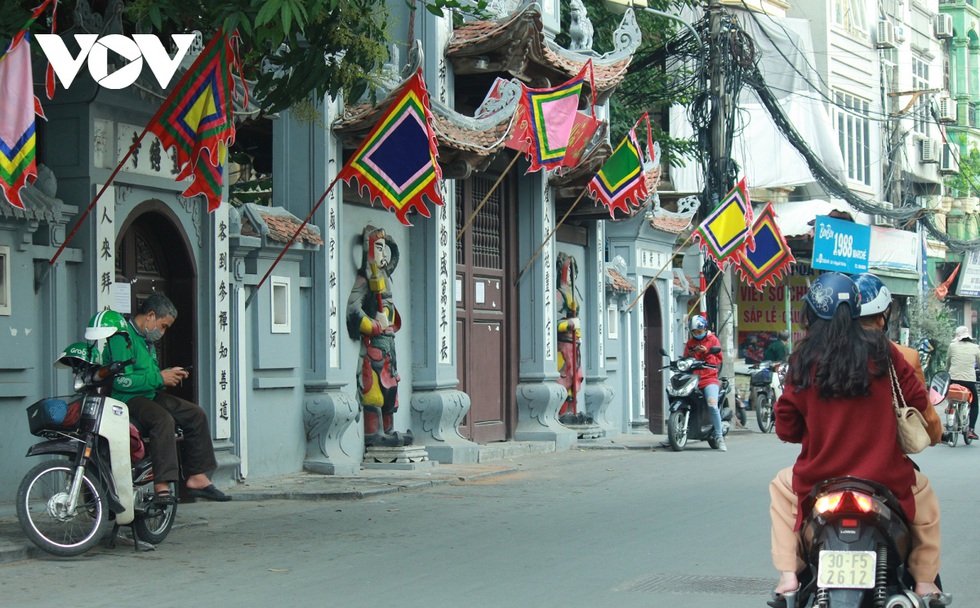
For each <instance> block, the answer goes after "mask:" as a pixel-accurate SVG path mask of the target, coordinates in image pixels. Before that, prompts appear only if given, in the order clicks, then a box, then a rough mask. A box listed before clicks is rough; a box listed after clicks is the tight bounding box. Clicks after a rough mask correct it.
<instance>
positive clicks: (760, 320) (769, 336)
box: [736, 263, 816, 363]
mask: <svg viewBox="0 0 980 608" xmlns="http://www.w3.org/2000/svg"><path fill="white" fill-rule="evenodd" d="M789 269H790V270H789V275H788V276H786V277H783V278H782V279H781V280H780V281H779V283H778V284H776V285H772V286H767V287H766V288H765V289H763V290H762V291H758V290H756V289H755V288H754V287H751V286H749V285H746V284H740V285H738V287H737V299H736V302H737V304H738V319H737V321H736V325H737V326H736V330H737V334H738V356H739V358H740V359H745V360H746V362H748V363H754V362H757V361H761V360H762V356H763V353H765V350H766V347H767V346H768V345H769V343H770V342H771V341H773V340H775V339H776V335H777V334H778V333H779V332H780V331H781V330H783V329H786V295H787V287H788V291H789V300H790V302H789V304H790V306H789V308H790V316H791V319H792V337H793V342H794V343H796V342H798V341H799V340H800V339H801V338H803V333H804V332H803V326H802V325H801V323H800V322H801V315H802V310H803V309H802V302H803V296H804V295H806V292H807V289H809V283H808V282H809V281H812V280H813V279H814V277H815V276H816V275H815V273H814V271H813V268H811V267H810V266H809V265H808V264H803V263H794V264H790V265H789Z"/></svg>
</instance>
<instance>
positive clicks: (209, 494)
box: [187, 483, 231, 502]
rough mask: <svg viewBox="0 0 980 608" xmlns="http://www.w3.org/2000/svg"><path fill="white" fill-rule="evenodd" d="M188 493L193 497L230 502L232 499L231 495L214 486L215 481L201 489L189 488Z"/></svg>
mask: <svg viewBox="0 0 980 608" xmlns="http://www.w3.org/2000/svg"><path fill="white" fill-rule="evenodd" d="M187 495H188V496H190V497H191V498H203V499H204V500H210V501H213V502H228V501H229V500H231V496H228V495H227V494H225V493H224V492H222V491H221V490H219V489H218V488H216V487H214V484H213V483H212V484H211V485H209V486H208V487H206V488H202V489H200V490H196V489H194V488H187Z"/></svg>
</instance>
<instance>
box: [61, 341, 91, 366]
mask: <svg viewBox="0 0 980 608" xmlns="http://www.w3.org/2000/svg"><path fill="white" fill-rule="evenodd" d="M98 363H99V353H98V349H96V348H95V347H94V346H93V345H91V344H86V343H85V342H75V343H74V344H72V345H71V346H69V347H68V348H66V349H65V350H64V351H62V353H61V354H60V355H58V358H57V359H55V361H54V366H55V367H57V368H61V369H65V368H69V369H79V368H81V367H84V366H86V365H95V364H98Z"/></svg>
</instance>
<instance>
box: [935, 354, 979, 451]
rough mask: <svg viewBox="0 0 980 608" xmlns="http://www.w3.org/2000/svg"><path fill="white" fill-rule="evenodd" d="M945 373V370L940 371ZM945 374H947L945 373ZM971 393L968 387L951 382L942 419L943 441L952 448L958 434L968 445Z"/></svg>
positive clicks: (971, 440)
mask: <svg viewBox="0 0 980 608" xmlns="http://www.w3.org/2000/svg"><path fill="white" fill-rule="evenodd" d="M941 373H944V374H945V373H946V372H941ZM946 375H947V376H948V375H949V374H946ZM971 401H973V394H972V393H971V392H970V389H968V388H966V387H965V386H963V385H960V384H951V385H950V387H949V395H948V399H947V401H946V412H945V416H944V420H943V426H944V429H943V443H945V444H946V445H948V446H949V447H951V448H953V447H956V442H957V440H958V438H959V435H961V434H962V435H963V443H965V444H966V445H970V444H971V443H972V442H973V439H970V402H971Z"/></svg>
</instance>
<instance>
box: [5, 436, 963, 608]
mask: <svg viewBox="0 0 980 608" xmlns="http://www.w3.org/2000/svg"><path fill="white" fill-rule="evenodd" d="M750 422H751V421H750ZM728 443H729V448H730V449H729V452H728V453H724V454H723V453H719V452H716V451H712V450H710V449H709V448H708V447H707V445H706V444H704V443H693V444H691V445H690V446H689V448H688V450H687V451H685V452H682V453H672V452H669V451H660V450H658V451H649V450H642V451H641V450H609V449H606V450H597V449H576V450H574V451H572V452H567V453H561V454H545V455H537V456H529V457H526V458H522V459H519V460H516V461H515V462H513V463H512V464H513V466H514V467H515V468H516V469H517V470H518V472H517V473H514V474H509V475H503V476H498V477H491V478H484V479H482V480H478V481H474V482H467V483H461V484H455V485H444V486H438V487H434V488H430V489H428V490H423V491H413V492H400V493H395V494H387V495H384V496H378V497H374V498H369V499H365V500H360V501H340V502H337V501H321V502H309V501H280V500H275V501H261V502H232V503H225V504H208V503H204V504H187V505H181V512H180V515H179V518H180V520H181V521H182V522H184V523H185V525H184V526H182V527H181V528H179V529H176V530H175V531H174V532H173V533H172V534H171V536H170V538H168V539H167V541H166V542H165V543H164V544H162V545H161V546H160V547H159V548H158V549H157V550H156V551H153V552H145V553H139V554H134V553H133V552H132V550H131V548H121V547H120V548H116V549H111V550H110V549H105V548H99V549H97V550H94V551H92V552H91V553H90V554H88V555H86V556H84V557H81V558H77V559H72V560H63V559H54V558H42V559H39V560H29V561H24V562H17V563H11V564H5V565H0V605H3V606H18V607H19V606H39V607H40V606H62V605H64V603H79V602H84V603H86V604H92V605H112V606H116V605H136V604H137V603H140V604H142V603H143V602H148V603H149V605H154V606H164V607H167V606H215V607H217V606H236V607H244V608H248V607H252V606H255V607H258V606H292V605H297V606H298V605H307V604H309V605H314V606H387V605H390V606H398V607H405V608H411V607H423V606H424V607H429V608H431V607H443V606H447V607H448V606H467V607H483V606H487V607H496V606H549V607H550V606H554V607H559V606H561V607H592V606H626V607H632V606H644V607H650V606H654V607H661V606H698V607H702V608H723V607H724V608H743V607H744V608H749V607H760V606H764V605H765V603H764V602H765V599H766V596H767V595H768V590H769V589H770V588H771V585H772V583H773V582H774V573H773V571H772V567H771V565H770V562H769V522H768V495H767V484H768V481H769V479H770V478H771V477H772V475H773V473H774V472H775V471H776V470H777V469H778V468H780V467H782V466H785V465H787V464H789V463H790V462H792V460H793V459H794V458H795V455H796V447H795V446H789V445H785V444H781V443H780V442H779V441H778V440H777V439H776V438H775V437H774V436H772V435H768V436H763V435H761V434H759V433H758V432H751V433H750V432H744V431H743V432H737V433H733V434H732V435H731V436H730V438H729V441H728ZM918 460H919V462H920V464H921V466H922V468H923V470H925V471H926V472H927V473H928V474H929V475H930V477H931V478H932V480H933V483H934V485H935V487H936V490H937V492H938V493H939V495H940V501H941V505H942V508H943V517H944V520H943V526H944V527H943V537H944V540H945V543H946V548H945V550H944V560H945V564H946V566H945V567H944V569H943V576H944V578H945V580H946V586H947V588H948V589H950V590H951V591H952V592H953V593H954V595H955V596H956V599H957V601H956V603H955V604H954V606H961V607H963V608H969V607H975V606H980V600H976V599H974V598H975V597H976V596H977V594H978V591H980V589H978V586H977V584H976V580H977V573H978V572H980V559H978V557H977V556H978V553H977V551H976V547H977V545H978V543H980V532H978V528H977V525H976V517H975V515H974V512H975V506H976V505H977V504H980V484H978V483H977V481H978V480H977V474H976V470H977V464H978V463H980V445H978V444H974V445H973V446H969V447H963V445H962V443H961V444H960V445H959V446H958V447H956V448H955V449H950V448H946V447H938V448H932V449H930V450H927V453H926V454H925V455H922V456H921V457H919V458H918ZM203 523H206V524H207V525H202V524H203ZM127 575H128V576H129V577H130V578H124V577H125V576H127ZM968 593H972V594H973V597H970V598H968V597H967V595H968ZM154 595H156V597H155V598H154V597H152V596H154ZM138 597H139V599H137V598H138Z"/></svg>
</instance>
